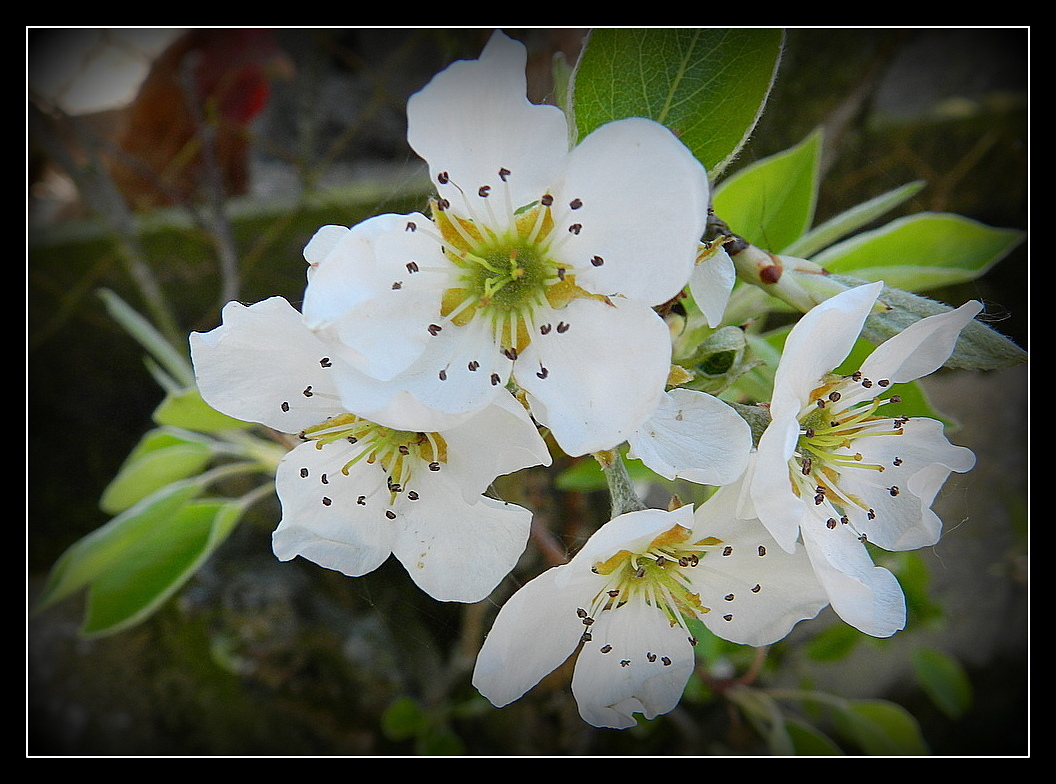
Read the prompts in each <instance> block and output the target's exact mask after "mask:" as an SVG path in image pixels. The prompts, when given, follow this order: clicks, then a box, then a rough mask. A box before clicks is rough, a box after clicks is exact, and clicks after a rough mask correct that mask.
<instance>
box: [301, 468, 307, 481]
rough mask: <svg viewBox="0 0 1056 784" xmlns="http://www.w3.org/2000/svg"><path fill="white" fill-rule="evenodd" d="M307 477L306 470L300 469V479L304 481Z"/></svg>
mask: <svg viewBox="0 0 1056 784" xmlns="http://www.w3.org/2000/svg"><path fill="white" fill-rule="evenodd" d="M307 476H308V469H307V468H302V469H301V479H304V478H305V477H307Z"/></svg>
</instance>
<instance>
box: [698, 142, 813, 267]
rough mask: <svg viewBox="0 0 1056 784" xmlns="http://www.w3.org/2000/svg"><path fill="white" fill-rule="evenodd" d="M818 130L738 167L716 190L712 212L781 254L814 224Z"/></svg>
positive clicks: (753, 242) (756, 242)
mask: <svg viewBox="0 0 1056 784" xmlns="http://www.w3.org/2000/svg"><path fill="white" fill-rule="evenodd" d="M820 157H821V131H820V130H819V131H815V132H814V133H812V134H811V135H810V136H808V137H807V138H806V139H804V140H803V141H801V142H800V143H799V144H797V145H796V146H795V147H792V148H791V149H788V150H785V151H783V152H779V153H777V154H776V155H771V156H770V157H768V158H764V159H762V160H761V161H757V162H755V163H753V164H752V165H750V166H747V167H745V168H744V169H741V170H740V171H738V172H737V173H736V174H734V175H732V176H730V178H729V179H727V180H724V181H723V182H722V184H721V185H719V187H718V188H716V189H715V195H714V198H713V200H712V201H713V206H714V210H715V214H716V215H717V216H718V217H719V218H721V219H722V220H723V221H724V222H725V223H726V225H727V226H729V227H730V229H731V230H732V231H734V232H736V233H737V234H738V235H740V236H741V237H743V238H744V239H746V240H748V241H749V242H750V243H752V244H753V245H756V246H758V247H760V248H764V249H766V250H769V251H770V252H772V253H783V252H784V251H785V248H786V247H788V246H789V245H791V244H792V243H793V242H794V241H796V240H798V239H799V238H800V237H802V236H803V235H804V234H806V232H807V230H808V229H809V228H810V226H811V224H812V223H813V222H814V209H815V207H816V206H817V201H818V177H819V171H818V162H819V159H820Z"/></svg>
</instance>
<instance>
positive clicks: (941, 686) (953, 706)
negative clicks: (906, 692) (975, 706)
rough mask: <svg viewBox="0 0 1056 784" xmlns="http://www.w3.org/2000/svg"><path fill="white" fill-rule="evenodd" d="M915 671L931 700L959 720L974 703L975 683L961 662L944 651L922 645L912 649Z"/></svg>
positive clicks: (944, 711)
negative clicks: (973, 688)
mask: <svg viewBox="0 0 1056 784" xmlns="http://www.w3.org/2000/svg"><path fill="white" fill-rule="evenodd" d="M912 662H913V672H914V673H915V674H916V676H917V680H918V681H919V683H920V685H921V687H922V688H923V689H924V691H925V692H927V694H928V696H929V697H930V698H931V701H932V702H934V703H935V705H936V706H937V707H938V708H939V710H941V711H942V712H943V713H945V714H946V715H947V716H949V717H950V718H951V719H957V718H960V717H961V716H963V715H964V712H965V711H966V710H968V708H969V707H970V706H971V703H972V683H971V681H970V680H969V679H968V675H967V673H965V671H964V668H963V667H961V665H960V663H959V662H958V661H957V660H956V659H954V658H952V657H951V656H948V655H947V654H945V653H942V652H941V651H936V650H933V649H930V648H921V649H918V650H916V651H914V652H913V656H912Z"/></svg>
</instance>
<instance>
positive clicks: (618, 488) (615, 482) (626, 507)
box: [594, 449, 648, 517]
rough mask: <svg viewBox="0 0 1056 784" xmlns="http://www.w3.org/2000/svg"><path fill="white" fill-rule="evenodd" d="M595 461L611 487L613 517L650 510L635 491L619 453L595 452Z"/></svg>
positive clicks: (610, 451)
mask: <svg viewBox="0 0 1056 784" xmlns="http://www.w3.org/2000/svg"><path fill="white" fill-rule="evenodd" d="M594 459H595V460H597V461H598V463H599V464H600V465H601V470H602V473H604V474H605V481H606V482H607V483H608V486H609V496H610V498H611V501H612V516H613V517H617V516H619V515H621V514H625V513H627V512H638V511H641V510H642V509H646V508H648V507H646V505H645V503H644V502H643V501H642V499H640V498H639V497H638V494H637V493H636V492H635V491H634V487H633V485H631V477H630V475H629V474H628V473H627V466H626V465H625V464H624V462H623V457H622V456H621V455H620V453H619V452H618V451H616V450H615V449H610V450H606V451H604V452H595V453H594Z"/></svg>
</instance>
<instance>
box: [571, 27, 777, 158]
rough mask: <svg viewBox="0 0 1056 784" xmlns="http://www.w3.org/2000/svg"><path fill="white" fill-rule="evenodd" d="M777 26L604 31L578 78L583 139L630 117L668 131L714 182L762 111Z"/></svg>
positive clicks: (773, 66) (576, 104)
mask: <svg viewBox="0 0 1056 784" xmlns="http://www.w3.org/2000/svg"><path fill="white" fill-rule="evenodd" d="M783 40H784V34H783V33H782V31H781V30H779V29H776V28H771V29H758V30H752V29H747V28H708V29H693V28H649V29H611V28H599V29H595V30H593V31H592V32H591V34H590V37H589V38H588V39H587V43H586V45H585V47H584V49H583V52H582V54H581V55H580V58H579V62H578V64H577V65H576V70H575V73H574V75H573V79H574V81H573V87H572V101H573V104H572V106H573V112H574V115H575V126H576V133H577V138H579V139H582V138H583V137H584V136H586V135H587V134H589V133H590V132H591V131H593V130H594V129H595V128H598V127H599V126H601V125H604V124H605V123H607V122H611V121H613V120H619V119H622V118H624V117H648V118H650V119H653V120H656V121H657V122H660V123H663V124H664V125H666V126H667V127H668V128H670V129H671V130H672V131H673V132H674V133H675V134H676V135H677V136H678V137H679V138H680V139H681V140H682V142H683V143H684V144H685V145H686V146H687V147H688V148H689V149H690V150H692V151H693V154H694V155H695V156H696V157H697V160H699V161H700V162H701V163H702V164H703V165H704V168H705V169H707V171H708V174H709V175H710V176H711V177H712V178H714V177H716V176H717V175H718V174H719V173H721V172H722V171H723V169H725V167H726V165H727V164H728V163H729V162H730V161H731V160H732V159H733V158H734V156H735V155H736V154H737V152H738V151H739V150H740V148H741V146H742V145H743V144H744V142H745V140H746V139H747V137H748V134H749V133H750V132H751V130H752V129H753V128H754V127H755V123H756V122H757V121H758V119H759V115H760V114H761V113H762V109H763V106H764V104H765V103H766V98H767V96H768V95H769V92H770V88H771V86H772V84H773V81H774V76H775V74H776V70H777V64H778V61H779V60H780V55H781V47H782V43H783Z"/></svg>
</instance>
